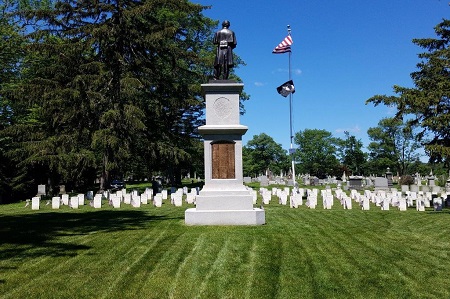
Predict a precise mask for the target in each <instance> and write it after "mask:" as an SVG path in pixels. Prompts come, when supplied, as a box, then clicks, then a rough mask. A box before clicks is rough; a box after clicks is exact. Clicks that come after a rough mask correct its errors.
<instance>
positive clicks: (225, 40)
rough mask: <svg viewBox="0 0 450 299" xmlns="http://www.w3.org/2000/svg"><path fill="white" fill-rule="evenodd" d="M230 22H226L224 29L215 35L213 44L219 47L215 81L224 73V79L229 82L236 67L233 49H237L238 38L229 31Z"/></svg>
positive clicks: (223, 25)
mask: <svg viewBox="0 0 450 299" xmlns="http://www.w3.org/2000/svg"><path fill="white" fill-rule="evenodd" d="M229 27H230V22H229V21H227V20H225V21H223V23H222V29H221V30H219V31H217V32H216V34H215V35H214V40H213V43H214V45H217V52H216V59H215V60H214V80H219V79H220V74H221V73H222V72H223V79H224V80H228V75H229V74H230V68H232V67H233V66H234V61H233V49H234V48H236V45H237V42H236V36H235V35H234V32H233V31H231V30H230V29H228V28H229Z"/></svg>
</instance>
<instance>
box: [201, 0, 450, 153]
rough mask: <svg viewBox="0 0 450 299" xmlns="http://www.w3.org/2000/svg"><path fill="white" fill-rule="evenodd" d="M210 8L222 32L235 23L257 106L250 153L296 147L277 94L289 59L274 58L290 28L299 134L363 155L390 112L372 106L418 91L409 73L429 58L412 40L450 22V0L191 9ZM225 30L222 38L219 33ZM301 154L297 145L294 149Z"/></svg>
mask: <svg viewBox="0 0 450 299" xmlns="http://www.w3.org/2000/svg"><path fill="white" fill-rule="evenodd" d="M193 2H194V3H200V4H203V5H211V6H212V7H211V9H208V10H205V11H204V15H205V16H207V17H210V18H211V19H214V20H219V21H220V23H219V27H221V26H220V24H221V23H222V21H223V20H224V19H228V20H229V21H230V23H231V26H230V29H232V30H233V31H234V32H235V33H236V36H237V41H238V45H237V47H236V49H235V53H236V54H238V55H239V56H240V57H241V58H242V59H243V60H244V61H245V62H246V64H247V65H246V66H245V67H241V68H238V69H236V73H237V75H239V76H240V77H241V78H242V80H243V82H244V90H245V91H246V92H247V93H248V94H250V96H251V98H250V100H249V101H247V102H246V103H245V109H246V114H245V115H243V116H241V124H243V125H246V126H248V127H249V129H248V131H247V133H246V135H244V136H243V142H244V144H246V143H247V141H248V140H250V139H252V138H253V136H254V135H258V134H260V133H266V134H268V135H269V136H271V137H272V138H273V139H274V140H275V141H276V142H277V143H280V144H281V145H282V146H283V148H285V149H288V148H289V146H290V139H289V136H290V134H289V100H288V99H289V98H283V97H282V96H280V95H279V94H278V93H277V91H276V87H277V86H279V85H280V84H282V83H284V82H285V81H287V80H288V79H289V74H288V67H289V63H288V54H272V50H273V49H274V48H275V46H277V45H278V44H279V43H280V42H281V41H282V40H283V39H284V38H285V37H286V35H287V25H290V26H291V29H292V38H293V40H294V44H293V45H292V56H291V68H292V79H293V80H294V83H295V87H296V92H295V94H294V97H293V129H294V132H298V131H300V130H304V129H324V130H327V131H329V132H331V133H332V134H333V136H335V137H341V138H342V137H344V131H348V132H350V134H351V135H355V136H356V138H358V139H360V140H361V141H362V142H363V143H364V145H365V146H367V145H368V143H369V139H368V136H367V130H368V129H369V128H370V127H375V126H377V124H378V122H379V121H380V120H381V119H382V118H384V117H390V116H392V115H393V112H394V111H393V110H392V109H390V108H389V107H385V106H379V107H374V106H373V105H371V104H369V105H365V101H366V100H367V99H368V98H370V97H372V96H374V95H376V94H388V95H392V94H393V93H392V86H393V85H400V86H406V87H412V86H413V82H412V80H411V78H410V73H411V72H413V71H415V70H416V64H417V63H418V62H419V59H418V57H417V54H418V53H420V52H423V50H422V49H421V48H419V47H418V46H416V45H414V44H413V43H412V42H411V41H412V39H413V38H428V37H435V36H436V35H435V33H434V26H435V25H437V24H438V23H439V22H441V21H442V19H443V18H450V5H449V2H448V0H446V1H444V0H441V1H440V0H341V1H329V0H315V1H311V0H309V1H308V0H292V1H270V0H227V1H222V0H220V1H219V0H193ZM219 27H218V29H220V28H219ZM294 146H295V145H294Z"/></svg>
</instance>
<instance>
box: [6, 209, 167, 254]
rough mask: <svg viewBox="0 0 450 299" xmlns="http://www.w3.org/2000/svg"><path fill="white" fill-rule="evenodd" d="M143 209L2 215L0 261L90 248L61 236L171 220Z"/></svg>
mask: <svg viewBox="0 0 450 299" xmlns="http://www.w3.org/2000/svg"><path fill="white" fill-rule="evenodd" d="M170 219H173V218H170V217H165V216H154V215H149V214H148V213H145V212H144V211H95V212H87V213H86V212H84V213H71V212H68V213H65V212H58V213H52V212H48V213H36V214H27V215H6V216H0V223H1V226H0V261H1V260H6V259H10V258H18V257H20V256H24V255H26V256H27V257H30V256H42V255H46V256H74V255H76V254H77V252H78V251H80V250H87V249H90V247H89V246H86V245H82V244H73V243H63V242H61V241H60V240H58V238H60V237H64V236H73V235H88V234H91V233H97V232H113V231H123V230H135V229H143V228H146V227H149V226H151V225H152V223H154V222H155V221H161V220H170Z"/></svg>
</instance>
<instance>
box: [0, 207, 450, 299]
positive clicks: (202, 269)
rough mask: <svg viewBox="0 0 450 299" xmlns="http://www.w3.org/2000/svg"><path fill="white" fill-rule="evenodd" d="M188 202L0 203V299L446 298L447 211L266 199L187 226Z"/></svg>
mask: <svg viewBox="0 0 450 299" xmlns="http://www.w3.org/2000/svg"><path fill="white" fill-rule="evenodd" d="M319 201H320V200H319ZM186 208H188V206H186V205H185V206H184V207H183V208H176V207H173V206H171V205H170V204H169V203H168V202H166V203H165V204H164V205H163V207H162V208H155V207H153V206H151V205H147V206H142V207H141V208H137V209H133V208H131V207H122V208H120V209H112V208H110V207H109V206H108V205H107V204H106V202H105V203H104V205H103V208H102V209H100V210H94V209H93V208H92V207H89V206H82V207H81V208H80V209H79V210H71V209H69V208H68V207H62V208H61V209H60V210H51V206H45V205H44V206H41V210H39V211H32V210H30V209H29V208H24V203H20V204H12V205H3V206H0V225H1V227H0V298H449V297H450V256H449V250H450V213H449V210H446V209H444V211H443V212H433V211H431V210H430V211H426V212H422V213H419V212H417V211H416V210H415V209H410V210H408V211H406V212H399V211H397V210H390V211H381V210H380V209H379V208H377V207H375V206H371V210H370V211H361V210H359V209H358V208H356V205H354V209H353V210H343V209H342V208H341V207H339V205H338V203H337V201H335V205H334V207H333V209H332V210H322V208H321V206H318V208H317V209H316V210H309V209H307V208H306V207H305V206H301V207H300V208H299V209H290V208H289V207H288V206H280V205H278V203H276V202H275V200H273V201H272V203H271V204H270V205H268V206H266V207H265V210H266V221H267V224H266V225H264V226H257V227H189V226H185V225H184V211H185V209H186Z"/></svg>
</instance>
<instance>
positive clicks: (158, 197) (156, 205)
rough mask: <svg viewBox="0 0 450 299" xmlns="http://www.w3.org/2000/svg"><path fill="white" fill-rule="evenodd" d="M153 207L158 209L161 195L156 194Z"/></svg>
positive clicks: (160, 204)
mask: <svg viewBox="0 0 450 299" xmlns="http://www.w3.org/2000/svg"><path fill="white" fill-rule="evenodd" d="M153 205H154V206H155V207H157V208H160V207H161V206H162V194H161V193H157V194H156V195H155V197H154V198H153Z"/></svg>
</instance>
